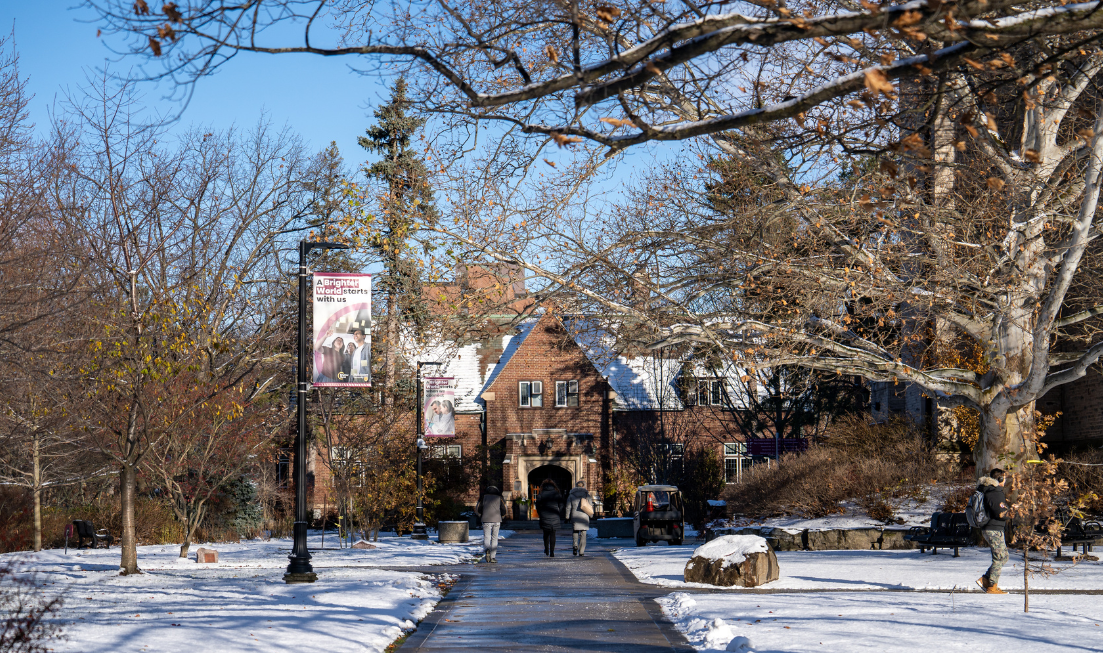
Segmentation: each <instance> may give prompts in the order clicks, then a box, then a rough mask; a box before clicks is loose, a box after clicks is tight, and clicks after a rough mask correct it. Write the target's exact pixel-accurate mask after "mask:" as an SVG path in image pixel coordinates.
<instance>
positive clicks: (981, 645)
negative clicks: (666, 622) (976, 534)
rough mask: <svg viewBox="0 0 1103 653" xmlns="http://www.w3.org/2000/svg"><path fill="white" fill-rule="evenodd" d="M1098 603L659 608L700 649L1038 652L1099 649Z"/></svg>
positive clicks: (706, 599) (856, 600)
mask: <svg viewBox="0 0 1103 653" xmlns="http://www.w3.org/2000/svg"><path fill="white" fill-rule="evenodd" d="M1099 599H1100V597H1099V596H1086V595H1067V594H1065V595H1052V594H1050V595H1041V596H1032V597H1031V599H1030V612H1029V613H1026V614H1024V613H1023V597H1022V596H1021V595H1017V594H1008V595H1006V596H988V595H986V594H979V593H972V594H958V593H955V594H949V593H938V594H921V593H913V592H827V593H815V594H757V595H748V594H743V595H734V594H693V595H690V594H687V593H685V592H675V593H674V594H670V595H668V596H666V597H663V598H660V599H658V601H659V603H660V605H662V607H663V612H665V613H666V615H667V617H669V618H670V619H671V620H672V621H673V622H674V623H675V625H676V626H677V628H678V629H679V630H681V631H682V632H683V633H685V634H686V637H687V638H688V639H689V640H690V643H691V644H692V645H693V646H694V648H696V649H697V650H700V651H710V650H712V651H715V650H719V651H723V650H733V651H757V652H758V653H765V652H766V651H792V652H794V653H797V652H801V653H804V652H807V651H838V652H842V653H850V652H851V651H878V652H881V651H884V652H895V651H899V652H907V653H913V652H914V651H938V652H940V653H941V652H944V651H969V652H970V653H974V652H976V653H982V652H987V651H991V652H993V653H1013V652H1020V651H1021V652H1023V653H1026V652H1031V653H1034V652H1041V651H1065V652H1069V651H1099V650H1101V649H1103V627H1101V626H1100V624H1103V601H1100V600H1099ZM737 637H742V638H745V640H743V641H744V642H745V643H746V644H749V646H746V645H745V646H744V647H743V648H740V647H739V645H738V644H739V640H737V641H736V643H734V644H733V642H732V640H733V639H735V638H737ZM729 645H730V648H729Z"/></svg>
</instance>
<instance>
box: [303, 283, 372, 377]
mask: <svg viewBox="0 0 1103 653" xmlns="http://www.w3.org/2000/svg"><path fill="white" fill-rule="evenodd" d="M312 378H313V383H314V385H316V386H319V387H323V388H370V387H371V275H370V274H349V273H344V272H315V273H314V375H313V377H312Z"/></svg>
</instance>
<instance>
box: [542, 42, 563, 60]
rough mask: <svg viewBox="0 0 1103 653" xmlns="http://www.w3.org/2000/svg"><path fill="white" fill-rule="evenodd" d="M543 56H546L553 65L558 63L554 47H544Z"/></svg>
mask: <svg viewBox="0 0 1103 653" xmlns="http://www.w3.org/2000/svg"><path fill="white" fill-rule="evenodd" d="M544 54H546V55H548V59H551V62H552V63H553V64H555V63H559V53H558V52H556V51H555V46H552V45H546V46H544Z"/></svg>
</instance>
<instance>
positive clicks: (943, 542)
mask: <svg viewBox="0 0 1103 653" xmlns="http://www.w3.org/2000/svg"><path fill="white" fill-rule="evenodd" d="M904 539H905V540H907V541H909V542H915V543H916V544H918V545H919V551H920V552H921V553H923V552H926V550H927V549H931V553H932V554H936V553H938V550H939V549H940V548H942V549H949V548H952V549H953V550H954V557H955V558H957V557H960V554H959V553H958V549H960V548H961V547H963V546H973V545H974V544H975V543H976V541H975V540H974V539H973V529H972V528H971V527H970V526H969V521H968V520H967V519H966V518H965V513H963V512H936V513H935V514H933V515H931V525H930V526H929V527H928V526H913V527H912V528H911V530H909V531H908V532H907V533H904Z"/></svg>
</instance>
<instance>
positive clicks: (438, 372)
mask: <svg viewBox="0 0 1103 653" xmlns="http://www.w3.org/2000/svg"><path fill="white" fill-rule="evenodd" d="M537 321H539V318H535V317H534V318H528V319H525V320H523V321H522V322H520V323H519V324H518V325H517V327H516V333H506V334H503V335H501V336H498V337H500V338H501V346H502V354H501V356H500V357H499V358H497V359H495V360H491V361H486V360H485V354H486V347H485V346H484V345H485V344H486V343H483V344H480V343H472V344H466V345H457V344H456V343H454V342H439V343H426V344H418V343H417V342H416V339H415V338H413V337H412V335H411V334H408V335H407V337H406V338H405V341H404V343H403V347H402V349H403V354H402V355H403V357H404V358H405V359H406V361H407V362H408V363H409V364H410V366H411V367H414V366H416V364H417V361H433V362H438V361H439V362H443V363H444V364H443V365H441V366H439V367H436V369H434V368H433V367H423V368H422V375H423V376H427V377H428V376H443V377H453V378H454V379H455V386H456V407H455V408H456V412H457V413H478V412H482V410H483V408H484V405H485V402H483V400H482V398H481V397H482V394H483V392H485V391H486V389H487V388H489V387H490V384H491V383H493V382H494V379H495V378H496V377H497V376H498V374H499V373H500V372H501V370H502V369H503V368H504V367H505V366H506V364H507V363H508V362H509V359H510V357H511V356H513V354H515V353H516V352H517V349H518V347H520V346H521V343H522V342H524V340H525V338H527V337H528V335H529V333H531V332H532V328H533V327H534V326H536V323H537Z"/></svg>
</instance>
